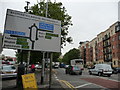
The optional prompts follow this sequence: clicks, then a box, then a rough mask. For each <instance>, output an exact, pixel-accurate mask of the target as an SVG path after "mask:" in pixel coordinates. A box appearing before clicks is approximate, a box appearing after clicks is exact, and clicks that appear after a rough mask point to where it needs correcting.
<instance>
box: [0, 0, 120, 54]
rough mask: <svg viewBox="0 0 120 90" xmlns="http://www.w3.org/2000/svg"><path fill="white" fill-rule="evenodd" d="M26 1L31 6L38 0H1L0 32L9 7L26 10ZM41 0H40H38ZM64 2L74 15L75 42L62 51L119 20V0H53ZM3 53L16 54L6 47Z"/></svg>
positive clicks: (73, 35) (2, 29) (77, 45)
mask: <svg viewBox="0 0 120 90" xmlns="http://www.w3.org/2000/svg"><path fill="white" fill-rule="evenodd" d="M25 1H29V2H30V6H32V5H34V4H35V3H37V0H0V11H1V12H0V32H2V33H3V31H4V22H5V15H6V10H7V8H9V9H13V10H19V11H24V6H25V5H26V3H25ZM38 1H40V0H38ZM51 1H56V2H59V1H61V2H62V3H63V6H65V8H66V10H67V13H68V14H69V15H70V16H72V23H73V26H71V27H70V28H69V36H71V37H72V38H73V44H67V46H66V47H64V49H62V53H63V54H65V53H66V52H68V51H69V50H70V49H72V48H78V47H79V42H80V41H86V40H88V41H90V40H92V39H94V38H95V37H96V36H97V34H99V33H100V32H102V31H105V30H107V29H108V28H109V26H110V25H112V24H113V23H115V22H116V21H118V1H119V0H51ZM2 54H5V55H7V56H15V52H14V51H13V50H11V49H10V50H8V49H4V51H3V52H2Z"/></svg>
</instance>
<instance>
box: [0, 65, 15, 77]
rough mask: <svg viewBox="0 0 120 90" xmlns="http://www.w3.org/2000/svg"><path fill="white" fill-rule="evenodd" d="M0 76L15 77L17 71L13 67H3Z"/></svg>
mask: <svg viewBox="0 0 120 90" xmlns="http://www.w3.org/2000/svg"><path fill="white" fill-rule="evenodd" d="M0 75H1V77H2V78H10V77H17V69H16V67H15V66H13V65H3V66H2V67H1V74H0Z"/></svg>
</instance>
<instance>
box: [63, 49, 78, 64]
mask: <svg viewBox="0 0 120 90" xmlns="http://www.w3.org/2000/svg"><path fill="white" fill-rule="evenodd" d="M78 58H80V51H79V50H78V49H75V48H73V49H71V50H70V51H69V52H67V53H66V54H65V55H64V56H63V61H64V63H66V64H70V60H72V59H78Z"/></svg>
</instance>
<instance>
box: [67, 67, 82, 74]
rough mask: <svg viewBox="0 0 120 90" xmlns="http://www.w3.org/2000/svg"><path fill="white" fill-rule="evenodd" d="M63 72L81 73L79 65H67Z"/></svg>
mask: <svg viewBox="0 0 120 90" xmlns="http://www.w3.org/2000/svg"><path fill="white" fill-rule="evenodd" d="M65 73H66V74H70V75H72V74H79V75H82V69H81V68H80V67H79V66H76V65H75V66H68V67H67V68H66V69H65Z"/></svg>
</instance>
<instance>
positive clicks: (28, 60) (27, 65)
mask: <svg viewBox="0 0 120 90" xmlns="http://www.w3.org/2000/svg"><path fill="white" fill-rule="evenodd" d="M29 63H30V50H29V51H28V59H27V64H26V73H28V68H29Z"/></svg>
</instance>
